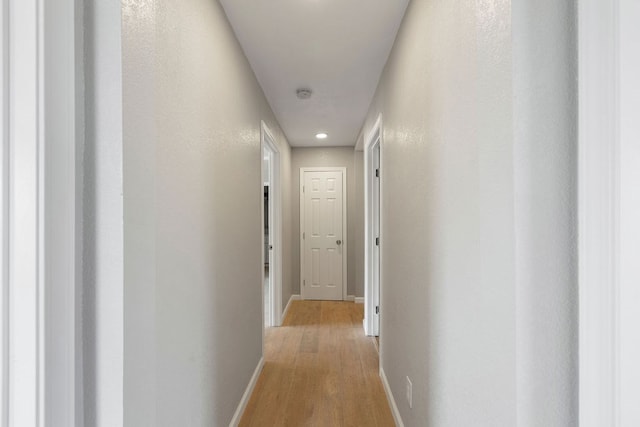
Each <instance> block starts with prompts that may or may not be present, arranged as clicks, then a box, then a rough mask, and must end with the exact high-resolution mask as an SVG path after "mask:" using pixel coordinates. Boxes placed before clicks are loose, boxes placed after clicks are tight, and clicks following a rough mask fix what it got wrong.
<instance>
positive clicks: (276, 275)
mask: <svg viewBox="0 0 640 427" xmlns="http://www.w3.org/2000/svg"><path fill="white" fill-rule="evenodd" d="M275 141H276V140H275V138H274V137H273V133H272V132H271V129H269V127H268V126H267V124H266V123H265V122H264V120H262V121H260V148H261V149H260V169H261V173H260V200H261V203H263V202H262V201H263V189H264V181H263V179H262V177H263V176H264V175H263V174H264V161H263V158H264V157H263V156H264V153H265V151H269V152H270V168H269V237H270V239H271V242H272V243H271V244H272V246H273V250H272V251H271V254H270V256H269V276H270V278H271V281H270V286H269V306H270V310H271V313H270V316H269V325H265V326H280V325H281V324H282V194H281V193H282V191H281V189H282V186H281V183H280V150H278V145H277V144H276V142H275ZM260 212H261V214H260V216H261V218H262V221H261V224H264V209H260ZM261 233H262V238H261V241H262V257H261V259H260V262H261V264H260V265H261V268H262V270H261V271H263V275H262V276H261V277H264V257H265V254H264V247H265V241H264V229H262V230H261ZM261 289H264V286H261ZM263 292H264V291H263ZM262 307H263V309H264V295H263V296H262ZM263 319H264V313H263Z"/></svg>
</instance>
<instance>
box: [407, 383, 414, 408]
mask: <svg viewBox="0 0 640 427" xmlns="http://www.w3.org/2000/svg"><path fill="white" fill-rule="evenodd" d="M407 403H409V409H412V408H413V384H411V380H410V379H409V377H407Z"/></svg>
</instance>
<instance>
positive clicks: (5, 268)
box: [0, 1, 10, 427]
mask: <svg viewBox="0 0 640 427" xmlns="http://www.w3.org/2000/svg"><path fill="white" fill-rule="evenodd" d="M0 52H1V53H0V59H1V60H2V63H1V64H0V138H2V146H1V147H0V185H1V186H0V203H1V205H0V280H1V281H2V288H0V426H2V427H8V426H9V413H8V409H9V333H8V332H9V178H10V175H9V72H8V71H9V2H6V1H3V2H2V4H1V5H0Z"/></svg>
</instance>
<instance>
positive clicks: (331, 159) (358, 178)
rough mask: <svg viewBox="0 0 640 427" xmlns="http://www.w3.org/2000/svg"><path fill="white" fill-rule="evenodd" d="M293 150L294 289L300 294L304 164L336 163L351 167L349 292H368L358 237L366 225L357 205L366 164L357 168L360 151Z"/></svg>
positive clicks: (348, 250) (348, 203) (311, 165)
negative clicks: (365, 286) (301, 190)
mask: <svg viewBox="0 0 640 427" xmlns="http://www.w3.org/2000/svg"><path fill="white" fill-rule="evenodd" d="M291 153H292V157H291V174H292V175H291V194H292V195H293V203H292V204H291V212H292V223H291V225H292V228H293V234H292V236H293V238H292V239H293V240H292V252H291V266H292V268H291V272H292V276H293V277H292V283H293V287H292V289H293V293H294V294H300V168H303V167H319V166H336V167H345V168H347V295H354V296H358V297H362V296H364V288H363V282H362V278H363V275H364V273H363V269H364V264H363V263H359V260H360V261H361V260H362V259H363V256H362V250H363V247H362V246H361V245H360V242H359V241H358V240H357V238H358V235H359V230H361V229H362V228H363V227H364V225H363V224H364V217H363V215H364V214H363V210H362V207H361V206H360V207H358V206H357V203H358V197H359V196H358V195H357V193H356V190H357V187H358V186H360V187H362V184H361V182H362V180H363V176H362V167H361V166H360V169H359V171H360V172H358V169H356V152H354V151H353V147H327V148H293V149H292V150H291ZM359 154H360V156H357V157H361V154H362V153H359ZM361 164H362V162H361V161H360V165H361ZM356 173H359V175H356ZM360 197H362V196H360ZM360 236H362V231H360ZM360 270H362V271H361V274H360V275H358V271H360Z"/></svg>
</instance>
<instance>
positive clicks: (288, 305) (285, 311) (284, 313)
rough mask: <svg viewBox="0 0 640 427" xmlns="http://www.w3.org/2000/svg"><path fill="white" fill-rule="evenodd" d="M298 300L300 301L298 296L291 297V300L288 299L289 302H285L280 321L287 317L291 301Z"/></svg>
mask: <svg viewBox="0 0 640 427" xmlns="http://www.w3.org/2000/svg"><path fill="white" fill-rule="evenodd" d="M300 299H301V298H300V295H291V298H289V302H287V306H286V307H285V308H284V311H283V312H282V317H281V319H282V321H284V319H285V318H286V317H287V313H288V312H289V307H290V306H291V301H298V300H300ZM280 323H282V322H280Z"/></svg>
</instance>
